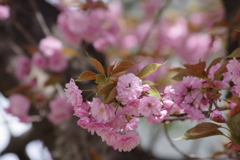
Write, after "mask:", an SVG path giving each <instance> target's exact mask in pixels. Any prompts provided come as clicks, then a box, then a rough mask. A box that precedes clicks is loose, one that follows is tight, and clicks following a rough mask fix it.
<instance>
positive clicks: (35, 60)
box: [32, 52, 47, 69]
mask: <svg viewBox="0 0 240 160" xmlns="http://www.w3.org/2000/svg"><path fill="white" fill-rule="evenodd" d="M32 64H34V65H36V66H37V67H38V68H41V69H45V68H46V66H47V60H46V59H45V57H43V56H42V54H41V53H39V52H37V53H35V54H34V55H33V57H32Z"/></svg>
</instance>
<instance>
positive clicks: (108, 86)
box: [97, 83, 117, 96]
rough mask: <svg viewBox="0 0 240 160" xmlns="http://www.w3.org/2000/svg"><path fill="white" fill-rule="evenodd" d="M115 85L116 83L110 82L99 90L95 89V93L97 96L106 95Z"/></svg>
mask: <svg viewBox="0 0 240 160" xmlns="http://www.w3.org/2000/svg"><path fill="white" fill-rule="evenodd" d="M116 85H117V83H112V84H109V85H107V86H106V87H104V88H102V89H101V90H100V91H97V95H98V96H100V95H105V96H106V95H108V94H109V93H110V92H111V90H112V89H113V88H114V87H115V86H116Z"/></svg>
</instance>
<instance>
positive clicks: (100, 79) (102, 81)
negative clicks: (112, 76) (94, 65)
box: [95, 74, 107, 84]
mask: <svg viewBox="0 0 240 160" xmlns="http://www.w3.org/2000/svg"><path fill="white" fill-rule="evenodd" d="M95 82H96V83H98V84H106V83H107V80H106V77H105V76H104V75H102V74H97V75H96V81H95Z"/></svg>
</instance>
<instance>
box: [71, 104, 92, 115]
mask: <svg viewBox="0 0 240 160" xmlns="http://www.w3.org/2000/svg"><path fill="white" fill-rule="evenodd" d="M73 109H74V115H75V116H78V117H80V118H81V117H87V116H89V109H90V104H89V102H83V103H82V104H81V105H80V106H76V107H74V108H73Z"/></svg>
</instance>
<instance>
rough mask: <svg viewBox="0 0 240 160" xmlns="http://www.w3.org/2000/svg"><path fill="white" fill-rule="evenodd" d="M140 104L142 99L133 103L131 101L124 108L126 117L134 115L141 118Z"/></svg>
mask: <svg viewBox="0 0 240 160" xmlns="http://www.w3.org/2000/svg"><path fill="white" fill-rule="evenodd" d="M139 103H140V99H136V100H133V101H129V102H128V103H127V104H126V105H125V106H124V107H123V112H124V114H126V115H129V116H131V115H134V116H139V113H138V106H139Z"/></svg>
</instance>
